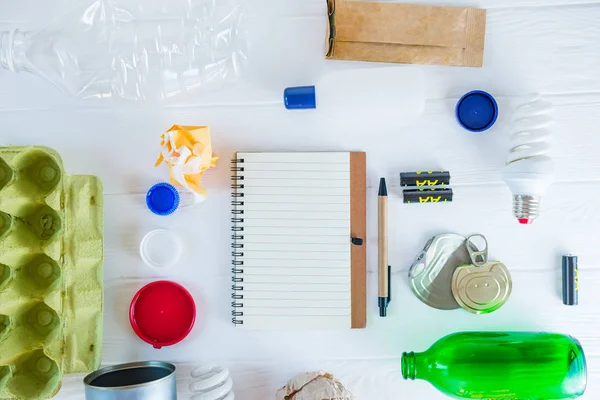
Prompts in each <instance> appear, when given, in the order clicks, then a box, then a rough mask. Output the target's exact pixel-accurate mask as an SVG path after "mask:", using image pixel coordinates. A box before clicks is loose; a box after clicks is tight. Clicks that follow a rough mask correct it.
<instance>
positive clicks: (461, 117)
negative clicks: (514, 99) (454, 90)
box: [456, 90, 498, 132]
mask: <svg viewBox="0 0 600 400" xmlns="http://www.w3.org/2000/svg"><path fill="white" fill-rule="evenodd" d="M496 119H498V104H497V103H496V100H495V99H494V97H493V96H492V95H491V94H489V93H487V92H484V91H483V90H473V91H472V92H469V93H467V94H465V95H464V96H463V97H461V98H460V100H459V101H458V103H457V104H456V120H457V121H458V123H459V124H460V125H461V126H462V127H463V128H465V129H466V130H468V131H471V132H483V131H485V130H488V129H489V128H491V127H492V125H494V123H495V122H496Z"/></svg>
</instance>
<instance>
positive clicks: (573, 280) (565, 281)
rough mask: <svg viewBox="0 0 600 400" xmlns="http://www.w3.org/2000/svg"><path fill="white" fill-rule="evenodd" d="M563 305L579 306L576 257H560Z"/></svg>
mask: <svg viewBox="0 0 600 400" xmlns="http://www.w3.org/2000/svg"><path fill="white" fill-rule="evenodd" d="M562 287H563V304H564V305H566V306H576V305H577V304H579V266H578V263H577V256H572V255H570V254H569V255H566V256H563V257H562Z"/></svg>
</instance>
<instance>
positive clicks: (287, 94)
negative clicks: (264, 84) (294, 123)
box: [283, 86, 317, 110]
mask: <svg viewBox="0 0 600 400" xmlns="http://www.w3.org/2000/svg"><path fill="white" fill-rule="evenodd" d="M283 102H284V103H285V108H287V109H288V110H305V109H312V108H317V96H316V94H315V87H314V86H297V87H289V88H286V89H285V90H284V91H283Z"/></svg>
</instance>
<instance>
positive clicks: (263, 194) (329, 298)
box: [232, 153, 351, 329]
mask: <svg viewBox="0 0 600 400" xmlns="http://www.w3.org/2000/svg"><path fill="white" fill-rule="evenodd" d="M234 170H236V173H235V174H236V176H234V190H233V204H234V207H233V214H234V215H233V230H234V232H233V239H234V241H233V247H234V250H233V252H234V254H233V255H234V271H233V272H234V273H235V274H234V278H233V280H234V295H233V296H234V299H235V300H234V302H233V304H232V305H233V306H234V309H233V315H234V323H236V324H237V325H238V326H241V327H244V328H254V329H295V328H311V329H312V328H327V329H331V328H334V329H335V328H341V329H345V328H350V325H351V290H350V288H351V248H350V247H351V243H350V153H237V162H236V163H235V168H234Z"/></svg>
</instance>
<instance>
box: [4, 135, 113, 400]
mask: <svg viewBox="0 0 600 400" xmlns="http://www.w3.org/2000/svg"><path fill="white" fill-rule="evenodd" d="M103 231H104V229H103V197H102V184H101V182H100V180H99V179H98V178H97V177H94V176H73V175H68V174H66V173H65V170H64V168H63V165H62V160H61V158H60V156H59V155H58V153H57V152H56V151H54V150H52V149H50V148H46V147H0V399H27V400H37V399H48V398H51V397H53V396H54V395H55V394H56V393H58V391H59V389H60V386H61V382H62V376H63V375H64V374H70V373H84V372H90V371H93V370H96V369H97V368H98V367H99V366H100V356H101V350H102V304H103V281H102V267H103V261H104V254H103V240H104V237H103Z"/></svg>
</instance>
